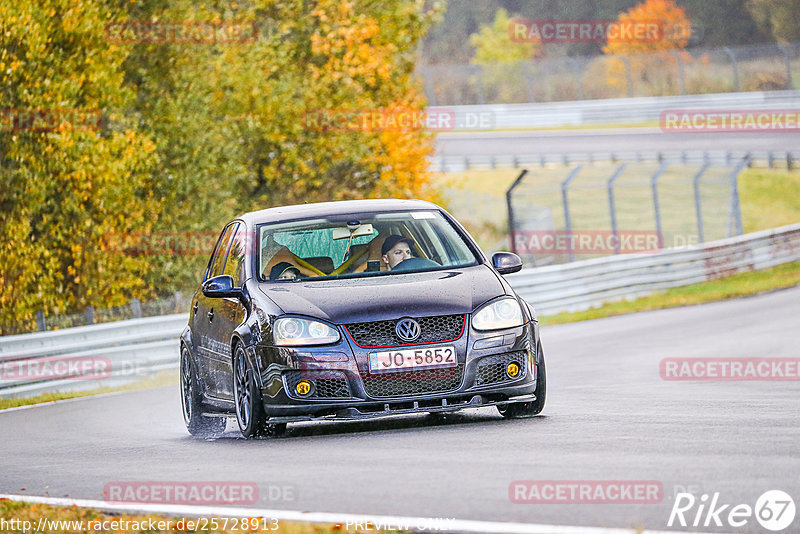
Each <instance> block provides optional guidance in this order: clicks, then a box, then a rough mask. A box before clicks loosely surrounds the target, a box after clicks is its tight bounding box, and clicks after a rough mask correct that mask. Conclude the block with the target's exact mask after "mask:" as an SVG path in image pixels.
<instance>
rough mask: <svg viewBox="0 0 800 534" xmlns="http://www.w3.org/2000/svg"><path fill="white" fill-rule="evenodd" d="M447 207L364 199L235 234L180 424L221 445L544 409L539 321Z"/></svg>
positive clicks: (260, 219) (200, 318)
mask: <svg viewBox="0 0 800 534" xmlns="http://www.w3.org/2000/svg"><path fill="white" fill-rule="evenodd" d="M521 268H522V262H521V261H520V259H519V257H517V256H516V255H514V254H510V253H506V252H498V253H496V254H494V256H493V257H492V259H491V261H489V260H488V259H487V258H486V256H485V255H484V254H483V252H481V250H480V248H479V247H478V246H477V245H476V244H475V242H474V241H473V240H472V238H471V237H470V236H469V234H468V233H467V231H466V230H465V229H464V228H463V227H462V226H461V225H460V224H459V223H458V222H457V221H456V220H455V219H454V218H453V217H452V216H451V215H450V214H448V213H447V212H446V211H444V210H443V209H442V208H440V207H438V206H436V205H435V204H431V203H429V202H423V201H419V200H354V201H345V202H330V203H321V204H305V205H299V206H289V207H281V208H271V209H267V210H263V211H258V212H253V213H247V214H244V215H242V216H241V217H237V218H236V219H234V220H233V221H231V222H230V223H229V224H228V225H226V226H225V228H224V230H223V231H222V233H221V235H220V237H219V240H218V241H217V243H216V246H215V248H214V252H213V253H212V255H211V259H210V260H209V262H208V267H207V268H206V272H205V276H204V277H203V283H202V286H201V287H200V288H199V289H198V290H197V292H196V293H195V295H194V297H193V299H192V308H191V312H190V318H189V324H188V326H187V327H186V329H185V330H184V331H183V334H182V336H181V340H180V351H181V363H180V366H181V372H180V376H181V391H182V396H183V416H184V421H185V422H186V426H187V428H188V430H189V432H190V433H191V434H193V435H197V436H213V435H217V434H219V433H221V432H222V431H223V430H224V429H225V423H226V418H227V417H234V416H235V417H236V420H237V422H238V424H239V428H240V430H241V432H242V434H243V435H244V436H245V437H248V438H250V437H254V436H259V435H268V434H275V433H279V432H282V431H284V430H285V429H286V423H289V422H293V421H309V420H328V419H333V420H342V419H362V418H370V417H382V416H387V415H398V414H408V413H418V412H432V413H436V412H451V411H456V410H461V409H464V408H475V407H481V406H496V407H497V409H498V410H499V412H500V413H501V414H502V415H504V416H506V417H527V416H532V415H536V414H538V413H539V412H541V411H542V408H543V407H544V403H545V393H546V375H545V362H544V353H543V352H542V345H541V342H540V340H539V326H538V322H537V318H536V314H535V313H534V311H533V309H532V308H531V307H530V306H529V305H528V304H527V303H526V302H525V301H524V300H523V299H522V298H520V297H519V296H518V295H517V294H516V293H515V292H514V290H513V289H512V288H511V286H510V285H509V284H508V282H507V281H506V280H505V279H504V278H503V276H502V275H504V274H508V273H513V272H516V271H519V270H520V269H521Z"/></svg>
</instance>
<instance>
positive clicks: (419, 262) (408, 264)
mask: <svg viewBox="0 0 800 534" xmlns="http://www.w3.org/2000/svg"><path fill="white" fill-rule="evenodd" d="M429 267H441V265H439V264H438V263H436V262H435V261H433V260H429V259H427V258H408V259H407V260H403V261H401V262H400V263H398V264H397V265H395V266H394V267H393V268H392V271H413V270H415V269H427V268H429Z"/></svg>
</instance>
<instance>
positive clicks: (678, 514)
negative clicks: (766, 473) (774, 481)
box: [667, 490, 797, 532]
mask: <svg viewBox="0 0 800 534" xmlns="http://www.w3.org/2000/svg"><path fill="white" fill-rule="evenodd" d="M795 512H796V510H795V504H794V500H793V499H792V497H791V496H790V495H789V494H788V493H786V492H785V491H781V490H769V491H766V492H764V493H763V494H762V495H761V496H760V497H759V498H758V499H757V500H756V504H755V506H752V507H751V506H750V505H749V504H737V505H732V504H729V503H723V502H721V501H720V498H719V492H716V493H714V494H713V495H712V496H711V497H709V495H708V494H706V493H704V494H703V495H701V496H700V498H699V499H698V498H696V497H695V496H694V495H693V494H691V493H678V494H677V495H676V496H675V503H674V504H673V505H672V512H670V514H669V521H667V526H668V527H671V526H673V525H674V524H676V523H677V525H680V526H682V527H686V526H689V525H691V526H693V527H700V526H703V527H710V526H717V527H722V526H725V527H736V528H740V527H748V526H749V527H750V529H752V528H753V525H752V523H751V520H752V519H753V518H754V517H755V519H756V521H758V524H759V525H761V526H762V527H763V528H765V529H767V530H770V531H772V532H780V531H782V530H785V529H787V528H789V526H790V525H791V524H792V522H793V521H794V517H795ZM676 520H677V521H676ZM792 532H797V531H796V530H793V531H792Z"/></svg>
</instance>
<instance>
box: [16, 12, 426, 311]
mask: <svg viewBox="0 0 800 534" xmlns="http://www.w3.org/2000/svg"><path fill="white" fill-rule="evenodd" d="M438 13H439V11H438V8H434V9H433V10H429V9H428V8H426V7H425V2H423V1H422V0H401V1H398V2H389V3H384V2H374V1H371V0H354V1H351V2H341V1H335V0H318V1H316V2H314V3H313V5H312V4H311V3H309V2H305V1H304V0H287V1H285V2H272V1H267V0H256V1H253V2H243V3H242V4H241V5H239V4H237V3H231V2H222V1H219V2H217V1H211V2H207V3H204V4H198V3H195V2H191V1H189V0H174V1H170V2H166V1H164V0H139V1H137V2H128V1H127V0H77V1H74V0H31V1H28V2H17V1H15V0H0V25H1V28H0V29H2V31H3V35H2V37H0V40H1V41H0V42H1V43H2V44H1V45H0V76H2V77H3V83H2V87H0V95H2V100H0V109H9V110H23V111H25V110H37V109H56V110H62V111H63V110H73V109H75V110H80V111H86V110H99V112H100V113H101V114H102V117H103V122H102V127H101V128H98V129H87V128H82V127H81V128H76V127H73V126H71V125H70V124H69V122H67V123H65V124H63V125H62V124H58V125H57V127H55V128H51V129H49V130H47V131H39V130H36V131H34V130H32V129H30V128H29V129H27V130H25V129H24V128H23V129H20V128H19V127H18V125H16V124H15V123H13V120H12V121H11V122H10V123H8V124H10V125H11V126H9V129H10V131H4V132H3V133H2V137H0V157H2V167H0V177H1V178H2V190H0V203H1V204H2V207H3V214H4V217H3V220H2V221H1V222H0V236H2V237H0V248H1V249H2V250H3V252H4V255H3V257H2V259H0V284H2V286H3V287H4V291H3V292H2V294H1V295H0V325H9V324H12V323H14V322H16V321H17V320H19V319H22V320H23V321H26V322H27V324H28V325H30V324H31V323H32V321H33V317H34V312H35V311H36V310H40V309H41V310H46V311H47V313H48V314H53V313H63V312H66V311H72V310H79V309H82V308H83V307H85V306H86V305H88V304H92V305H94V306H95V307H97V308H104V307H108V306H111V305H115V304H122V303H125V302H127V301H128V300H129V299H130V298H132V297H138V298H148V297H152V296H155V295H163V294H170V293H172V292H173V291H175V290H179V289H187V288H190V287H194V286H196V283H197V280H198V278H199V276H200V275H201V274H202V268H203V266H204V264H205V262H206V261H207V257H208V253H209V252H210V251H208V250H205V251H191V252H192V253H190V254H170V253H169V250H167V249H166V248H164V247H161V248H160V249H159V250H150V251H147V250H145V252H150V254H146V255H136V254H135V253H134V254H130V253H127V252H126V250H120V247H119V246H118V245H119V240H118V239H116V238H118V237H120V236H130V235H135V236H138V237H139V239H138V242H139V243H141V237H142V236H144V238H145V242H144V245H145V248H147V245H148V243H147V239H146V238H147V236H155V239H158V236H159V235H164V234H169V235H171V236H185V237H186V239H192V238H193V237H194V236H197V235H198V234H199V235H208V234H213V233H215V232H218V231H219V229H220V226H221V224H222V223H223V222H224V221H225V220H227V219H229V218H231V217H233V216H234V215H235V214H237V213H240V212H244V211H249V210H252V209H260V208H266V207H270V206H275V205H280V204H284V203H292V202H304V201H309V202H313V201H325V200H337V199H347V198H362V197H370V196H397V197H418V198H433V192H432V191H431V188H430V187H429V184H428V180H429V176H428V172H427V167H428V163H427V156H429V155H430V154H431V152H432V150H433V148H432V146H433V145H432V137H431V135H430V133H428V132H426V131H425V130H424V129H423V128H420V127H415V128H411V129H392V128H373V129H370V130H367V131H330V130H328V129H324V128H322V129H320V128H314V127H311V126H309V124H308V121H307V116H308V114H309V113H313V112H315V111H319V110H339V109H349V110H356V111H358V110H404V111H410V112H414V113H418V114H419V113H422V110H423V109H424V108H425V105H426V103H425V101H424V98H423V96H422V94H421V89H420V84H419V81H418V80H417V79H416V78H415V77H414V67H415V60H416V56H415V54H416V49H417V44H418V42H419V40H420V39H421V37H422V35H423V34H424V32H425V31H426V29H427V28H428V27H429V26H430V25H431V24H432V22H433V21H434V20H435V18H436V16H438ZM154 21H186V22H189V23H192V22H198V23H200V22H202V23H210V24H221V23H228V22H237V21H238V22H242V21H243V22H248V23H252V24H255V25H256V26H257V28H258V32H257V38H255V39H252V40H249V41H247V42H236V43H217V42H212V43H188V44H187V43H177V42H153V41H152V40H151V41H148V40H141V41H136V40H135V39H134V40H133V41H130V42H129V41H123V42H118V41H115V40H114V39H110V38H109V35H108V28H107V26H108V25H109V24H115V23H116V24H120V23H126V22H127V23H132V24H140V23H150V22H154ZM7 115H8V114H7ZM3 124H6V123H3ZM110 242H111V244H109V243H110ZM115 245H116V246H115ZM151 245H152V244H151ZM156 248H157V247H156ZM153 252H156V253H155V254H154V253H153Z"/></svg>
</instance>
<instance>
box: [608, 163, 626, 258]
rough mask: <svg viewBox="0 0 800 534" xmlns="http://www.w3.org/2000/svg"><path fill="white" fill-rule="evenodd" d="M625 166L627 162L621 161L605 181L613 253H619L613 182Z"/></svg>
mask: <svg viewBox="0 0 800 534" xmlns="http://www.w3.org/2000/svg"><path fill="white" fill-rule="evenodd" d="M627 166H628V164H627V163H623V164H622V165H620V166H619V167H617V170H616V171H614V174H613V175H611V178H609V179H608V182H607V183H606V188H607V189H608V211H609V213H610V214H611V233H612V234H614V254H619V228H617V208H616V206H615V205H614V182H616V181H617V178H619V177H620V176H621V175H622V172H623V171H624V170H625V167H627Z"/></svg>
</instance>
